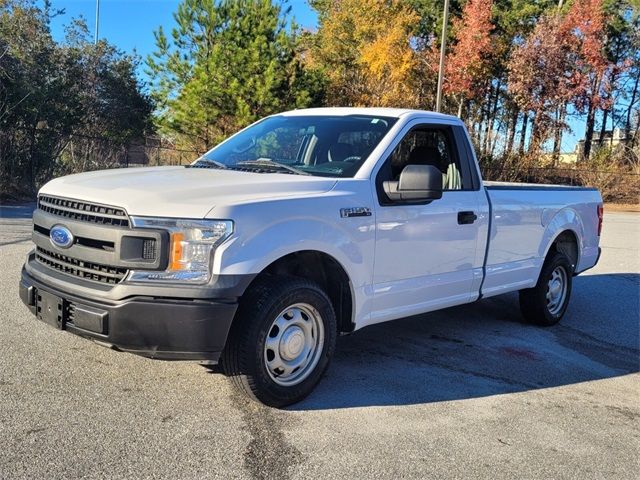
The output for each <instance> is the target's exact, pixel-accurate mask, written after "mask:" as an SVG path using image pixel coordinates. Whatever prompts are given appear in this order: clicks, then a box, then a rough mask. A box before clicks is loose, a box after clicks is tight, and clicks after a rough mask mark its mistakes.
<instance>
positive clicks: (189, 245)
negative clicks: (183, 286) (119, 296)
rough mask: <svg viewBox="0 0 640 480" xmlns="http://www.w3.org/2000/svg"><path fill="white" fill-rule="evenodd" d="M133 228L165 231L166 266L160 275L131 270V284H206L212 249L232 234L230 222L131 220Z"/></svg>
mask: <svg viewBox="0 0 640 480" xmlns="http://www.w3.org/2000/svg"><path fill="white" fill-rule="evenodd" d="M131 221H132V224H133V226H134V227H135V228H154V229H160V230H166V231H167V232H169V238H170V242H169V263H168V267H167V270H165V271H163V272H152V271H132V272H131V273H130V274H129V278H128V279H129V280H132V281H167V282H188V283H206V282H207V281H208V280H209V278H210V276H211V260H212V258H213V252H214V251H215V249H216V247H217V246H218V245H220V244H221V243H222V242H224V241H225V240H226V239H227V238H228V237H229V235H231V233H232V232H233V222H232V221H231V220H188V219H181V218H150V217H131Z"/></svg>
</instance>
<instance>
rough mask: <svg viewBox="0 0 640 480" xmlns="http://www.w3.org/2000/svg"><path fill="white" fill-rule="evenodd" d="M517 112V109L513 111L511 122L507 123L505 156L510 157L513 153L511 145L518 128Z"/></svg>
mask: <svg viewBox="0 0 640 480" xmlns="http://www.w3.org/2000/svg"><path fill="white" fill-rule="evenodd" d="M519 113H520V112H519V111H518V109H517V108H514V109H513V113H512V114H511V122H510V123H509V133H508V134H507V146H506V148H505V154H507V155H511V153H513V144H514V142H515V139H516V127H517V126H518V115H519Z"/></svg>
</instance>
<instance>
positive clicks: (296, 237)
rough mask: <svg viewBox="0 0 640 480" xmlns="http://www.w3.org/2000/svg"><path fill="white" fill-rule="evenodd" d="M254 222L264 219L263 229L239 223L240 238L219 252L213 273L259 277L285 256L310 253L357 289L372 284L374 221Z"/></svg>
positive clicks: (291, 219) (289, 219)
mask: <svg viewBox="0 0 640 480" xmlns="http://www.w3.org/2000/svg"><path fill="white" fill-rule="evenodd" d="M255 218H261V220H262V221H261V222H260V225H257V224H254V225H252V226H249V225H246V224H245V225H244V227H245V228H244V229H242V230H241V228H242V226H243V225H242V223H241V222H238V225H240V227H239V231H238V235H237V236H235V237H234V238H232V239H230V241H228V242H227V243H225V244H224V245H223V246H222V247H221V248H220V249H219V251H218V252H216V258H215V260H214V272H218V273H220V274H258V273H260V272H262V271H263V270H264V269H265V268H266V267H268V266H269V265H270V264H272V263H273V262H275V261H276V260H278V259H280V258H282V257H284V256H286V255H289V254H291V253H295V252H300V251H305V250H311V251H318V252H322V253H325V254H327V255H329V256H331V257H332V258H334V259H335V260H336V261H337V262H338V263H339V264H340V265H342V267H343V268H344V270H345V272H346V273H347V275H348V276H349V279H350V281H351V283H352V285H353V287H354V288H358V287H361V286H364V285H366V284H368V283H370V281H371V276H372V272H371V270H370V266H371V265H372V258H373V254H374V239H375V234H374V228H373V226H374V223H373V220H372V219H371V217H362V218H363V219H362V220H360V219H350V220H351V221H349V222H344V223H341V222H339V220H337V219H333V221H331V220H330V219H324V218H318V217H310V216H296V217H293V216H289V215H287V218H286V219H283V218H280V219H272V221H268V218H266V217H265V216H262V217H260V216H259V215H258V216H257V217H255ZM265 220H266V221H265Z"/></svg>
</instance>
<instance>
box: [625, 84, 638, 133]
mask: <svg viewBox="0 0 640 480" xmlns="http://www.w3.org/2000/svg"><path fill="white" fill-rule="evenodd" d="M638 81H640V71H639V72H638V75H636V81H635V83H634V85H633V90H632V91H631V99H630V100H629V107H628V108H627V121H626V122H625V125H624V136H625V138H626V139H627V141H629V140H630V139H631V122H632V118H631V116H632V114H633V111H634V108H633V106H634V104H635V103H636V98H637V96H638Z"/></svg>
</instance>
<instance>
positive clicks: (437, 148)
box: [376, 126, 468, 204]
mask: <svg viewBox="0 0 640 480" xmlns="http://www.w3.org/2000/svg"><path fill="white" fill-rule="evenodd" d="M407 165H433V166H434V167H436V168H437V169H438V170H440V172H442V183H443V185H442V189H443V190H445V191H447V190H464V189H468V186H466V185H464V183H463V178H462V174H461V171H460V162H459V160H458V158H457V151H456V150H455V148H454V139H453V134H452V132H451V130H450V129H448V128H446V127H442V128H439V127H426V126H425V127H422V126H419V127H416V128H413V129H412V130H410V131H409V132H408V133H407V134H406V135H405V137H404V138H403V139H402V140H401V141H400V143H399V144H398V145H397V146H396V148H395V149H394V150H393V152H392V153H391V155H390V156H389V158H387V160H386V161H385V164H384V165H383V166H382V168H381V169H380V171H379V172H378V176H377V178H376V184H377V185H382V182H384V181H385V180H398V178H399V177H400V173H401V172H402V170H403V169H404V167H406V166H407ZM378 191H379V192H380V190H378ZM382 195H383V196H384V197H385V198H386V195H385V194H384V193H382ZM379 196H380V195H379ZM381 200H383V199H382V198H381ZM387 200H388V199H387ZM381 203H383V204H384V203H388V201H387V202H381Z"/></svg>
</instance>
